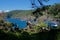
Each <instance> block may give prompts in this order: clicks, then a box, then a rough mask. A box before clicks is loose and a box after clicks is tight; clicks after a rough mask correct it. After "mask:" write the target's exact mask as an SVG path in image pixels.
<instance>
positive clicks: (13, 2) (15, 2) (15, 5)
mask: <svg viewBox="0 0 60 40" xmlns="http://www.w3.org/2000/svg"><path fill="white" fill-rule="evenodd" d="M54 3H60V0H50V1H48V2H44V4H45V5H49V4H54ZM29 9H32V7H31V2H30V0H0V10H6V11H9V10H29Z"/></svg>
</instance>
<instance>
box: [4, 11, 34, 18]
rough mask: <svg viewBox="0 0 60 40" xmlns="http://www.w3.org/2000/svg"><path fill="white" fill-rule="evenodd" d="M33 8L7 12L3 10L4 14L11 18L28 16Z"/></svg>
mask: <svg viewBox="0 0 60 40" xmlns="http://www.w3.org/2000/svg"><path fill="white" fill-rule="evenodd" d="M32 11H33V10H13V11H9V12H5V13H4V15H5V17H6V16H8V15H9V16H10V17H12V18H15V17H24V16H26V17H27V16H28V15H31V13H32Z"/></svg>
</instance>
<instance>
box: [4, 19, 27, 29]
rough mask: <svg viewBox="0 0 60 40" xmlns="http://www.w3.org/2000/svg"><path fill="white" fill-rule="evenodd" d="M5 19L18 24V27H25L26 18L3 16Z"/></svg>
mask: <svg viewBox="0 0 60 40" xmlns="http://www.w3.org/2000/svg"><path fill="white" fill-rule="evenodd" d="M5 21H8V22H11V23H13V24H16V25H18V27H19V28H25V27H27V22H26V20H20V19H14V18H5Z"/></svg>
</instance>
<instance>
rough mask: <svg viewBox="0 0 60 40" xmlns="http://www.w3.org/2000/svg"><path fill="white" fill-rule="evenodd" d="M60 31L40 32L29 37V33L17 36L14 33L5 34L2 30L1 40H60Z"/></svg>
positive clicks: (0, 33) (0, 32) (0, 31)
mask: <svg viewBox="0 0 60 40" xmlns="http://www.w3.org/2000/svg"><path fill="white" fill-rule="evenodd" d="M59 32H60V30H51V31H49V32H40V33H35V34H31V35H29V33H27V32H23V33H21V35H19V36H17V35H15V34H14V33H13V32H8V33H5V32H4V31H2V30H0V40H59V38H60V37H59V36H60V34H59Z"/></svg>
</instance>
